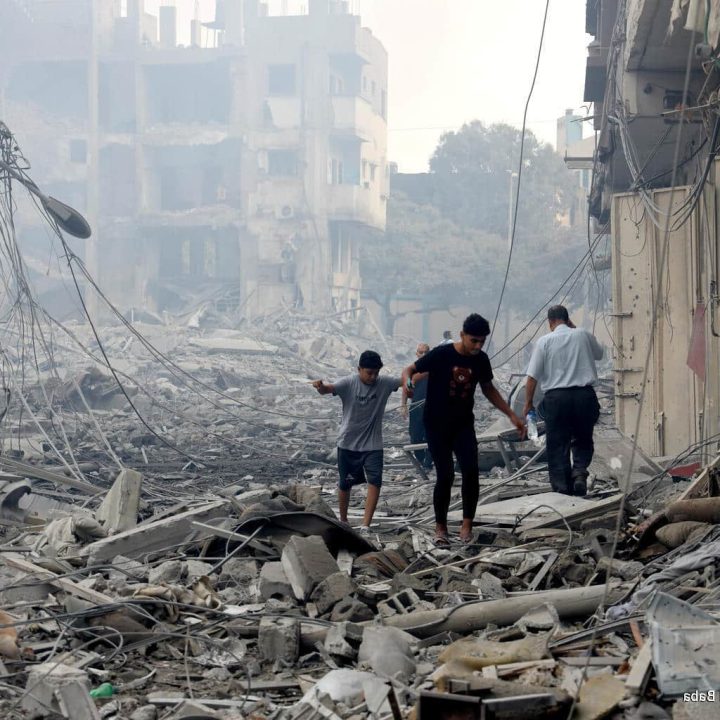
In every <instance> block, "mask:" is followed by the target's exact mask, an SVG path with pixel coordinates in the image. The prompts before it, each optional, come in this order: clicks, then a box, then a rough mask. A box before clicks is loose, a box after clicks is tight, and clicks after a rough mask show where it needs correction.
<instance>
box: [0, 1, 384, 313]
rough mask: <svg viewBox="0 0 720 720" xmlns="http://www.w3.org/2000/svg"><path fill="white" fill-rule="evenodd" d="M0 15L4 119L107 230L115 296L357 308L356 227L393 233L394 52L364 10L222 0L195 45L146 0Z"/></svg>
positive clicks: (264, 307) (91, 254)
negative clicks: (200, 295) (218, 292)
mask: <svg viewBox="0 0 720 720" xmlns="http://www.w3.org/2000/svg"><path fill="white" fill-rule="evenodd" d="M0 16H1V18H2V21H1V22H0V110H2V113H1V114H2V116H3V118H4V120H5V121H6V122H7V124H8V125H10V126H14V127H17V128H18V129H19V132H20V136H21V138H22V142H23V144H24V145H25V147H26V148H27V149H31V151H32V152H31V155H32V157H33V165H34V167H33V173H34V176H35V177H36V180H37V181H38V183H40V184H41V185H43V186H44V187H45V188H46V189H47V191H48V193H50V194H54V195H56V196H58V197H62V198H64V199H65V200H66V201H67V202H68V203H69V204H71V205H72V206H73V207H75V208H77V209H79V210H80V211H82V212H84V214H85V215H86V216H87V218H88V220H89V221H90V223H91V225H92V226H93V229H94V236H93V238H92V239H90V240H89V241H88V242H87V244H86V246H85V261H86V263H87V265H88V267H89V269H90V271H91V272H92V274H93V275H94V276H95V277H96V279H97V280H98V281H99V284H100V285H101V286H102V287H103V288H104V290H105V291H106V292H107V294H108V295H109V297H110V298H111V299H113V300H115V301H122V306H123V307H130V306H135V307H139V308H143V309H148V310H151V311H161V310H165V309H168V310H177V309H178V308H180V307H182V304H183V300H184V299H186V297H187V293H188V291H191V290H203V291H212V290H213V289H218V288H228V293H227V294H226V296H225V297H224V298H223V302H224V303H225V306H226V309H229V310H231V311H234V312H237V313H238V314H242V315H243V316H253V315H255V314H257V313H258V312H261V311H262V312H266V311H269V310H273V309H276V308H280V307H283V306H285V307H293V306H294V307H303V306H306V307H312V308H313V309H315V310H322V309H325V310H337V311H340V310H348V309H352V308H353V307H355V306H357V304H358V299H359V293H360V287H361V282H360V273H359V259H358V258H359V251H358V239H357V238H358V232H357V231H358V228H360V227H363V226H369V227H373V228H377V229H384V226H385V204H386V201H387V194H388V189H387V188H388V166H387V158H386V154H387V151H386V147H387V122H386V121H387V103H388V100H387V53H386V52H385V50H384V48H383V46H382V45H381V43H380V42H379V41H378V40H377V39H376V38H375V37H373V35H372V33H371V32H370V31H369V30H368V29H366V28H363V27H361V25H360V18H359V17H358V16H354V15H351V14H349V12H348V7H347V3H342V2H338V1H337V0H310V3H309V8H308V12H307V13H306V14H304V15H295V16H271V15H269V13H268V7H267V5H266V4H265V3H263V2H260V1H259V0H243V1H242V2H222V1H221V0H218V2H217V7H216V16H215V19H214V20H213V21H212V22H209V23H206V24H205V27H203V25H202V23H200V21H199V20H198V19H196V20H194V21H192V27H191V33H190V43H189V45H187V46H180V45H178V39H177V38H178V19H177V9H176V8H175V7H168V6H163V7H161V8H160V14H159V17H155V16H153V15H150V14H149V13H147V12H146V11H145V3H144V0H129V1H128V2H127V3H121V2H120V1H119V0H112V1H105V0H103V1H99V0H82V1H80V2H78V0H57V1H55V2H45V1H43V0H11V1H10V2H8V3H3V7H2V10H0ZM28 222H29V223H31V222H32V221H28ZM42 233H43V231H42V229H41V226H40V225H38V224H34V225H32V224H29V225H26V226H24V227H23V231H22V233H21V237H20V240H21V241H22V242H23V243H24V244H25V245H26V246H30V247H32V244H33V243H40V242H42V237H43V235H42Z"/></svg>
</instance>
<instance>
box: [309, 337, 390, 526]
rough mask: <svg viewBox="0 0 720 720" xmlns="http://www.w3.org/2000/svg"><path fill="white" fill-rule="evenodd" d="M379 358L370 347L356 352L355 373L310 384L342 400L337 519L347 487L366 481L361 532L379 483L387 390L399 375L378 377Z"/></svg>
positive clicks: (374, 504)
mask: <svg viewBox="0 0 720 720" xmlns="http://www.w3.org/2000/svg"><path fill="white" fill-rule="evenodd" d="M381 367H382V360H381V358H380V356H379V355H378V354H377V353H376V352H374V351H373V350H365V352H363V354H362V355H360V362H359V363H358V372H357V375H348V376H347V377H344V378H341V379H340V380H338V381H337V382H334V383H332V384H330V383H325V382H323V381H322V380H316V381H315V382H314V383H313V387H314V388H315V389H316V390H317V391H318V392H319V393H320V394H321V395H328V394H332V395H337V396H338V397H339V398H340V399H341V400H342V404H343V415H342V422H341V423H340V430H339V432H338V441H337V445H338V470H339V472H340V480H339V482H338V504H339V506H340V520H342V521H343V522H347V511H348V506H349V505H350V490H351V488H352V486H353V485H357V484H359V483H364V482H367V485H368V494H367V501H366V502H365V515H364V517H363V524H362V526H361V528H360V531H361V532H367V530H368V528H369V527H370V523H371V521H372V517H373V514H374V513H375V508H376V507H377V502H378V498H379V497H380V487H381V485H382V470H383V440H382V419H383V414H384V413H385V406H386V405H387V401H388V398H389V397H390V393H394V392H395V391H396V390H397V389H398V388H399V387H400V378H399V377H396V378H393V377H378V376H379V374H380V368H381Z"/></svg>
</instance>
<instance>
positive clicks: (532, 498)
mask: <svg viewBox="0 0 720 720" xmlns="http://www.w3.org/2000/svg"><path fill="white" fill-rule="evenodd" d="M596 502H597V501H595V500H588V499H586V498H581V497H572V496H570V495H563V494H562V493H556V492H546V493H540V494H539V495H522V496H520V497H516V498H511V499H510V500H501V501H500V502H494V503H488V504H487V505H480V506H478V509H477V514H476V515H475V522H476V524H480V523H497V524H499V525H510V526H512V525H514V524H515V521H516V519H517V517H518V516H519V515H520V516H521V515H525V514H526V513H528V512H530V511H531V510H533V509H534V508H536V507H538V505H549V506H550V507H553V508H555V509H556V510H558V511H559V512H560V513H561V514H562V515H566V514H571V513H574V512H577V511H578V510H592V509H593V507H594V506H595V504H596ZM552 516H555V517H557V513H555V512H553V511H552V510H550V509H548V508H540V509H538V510H536V511H535V512H534V513H533V514H532V515H530V516H529V517H528V519H527V520H528V522H527V524H528V525H530V524H534V523H537V522H538V521H540V520H543V519H545V518H550V517H552ZM448 520H453V521H461V520H462V510H457V511H454V512H451V513H448ZM520 527H521V528H522V527H523V525H522V524H521V525H520Z"/></svg>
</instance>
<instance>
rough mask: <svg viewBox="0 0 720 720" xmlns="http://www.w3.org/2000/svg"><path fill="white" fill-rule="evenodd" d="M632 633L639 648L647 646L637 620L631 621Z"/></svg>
mask: <svg viewBox="0 0 720 720" xmlns="http://www.w3.org/2000/svg"><path fill="white" fill-rule="evenodd" d="M630 632H631V633H632V636H633V640H635V644H636V645H637V646H638V647H639V648H642V646H643V645H644V644H645V640H644V639H643V636H642V633H641V632H640V626H639V625H638V622H637V620H631V621H630Z"/></svg>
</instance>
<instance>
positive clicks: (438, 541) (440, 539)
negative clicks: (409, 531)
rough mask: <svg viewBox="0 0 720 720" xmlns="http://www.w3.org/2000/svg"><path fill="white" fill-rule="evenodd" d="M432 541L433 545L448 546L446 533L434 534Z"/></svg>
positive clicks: (448, 539) (448, 540)
mask: <svg viewBox="0 0 720 720" xmlns="http://www.w3.org/2000/svg"><path fill="white" fill-rule="evenodd" d="M433 543H435V547H450V538H449V537H448V536H447V535H436V536H435V537H434V538H433Z"/></svg>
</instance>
